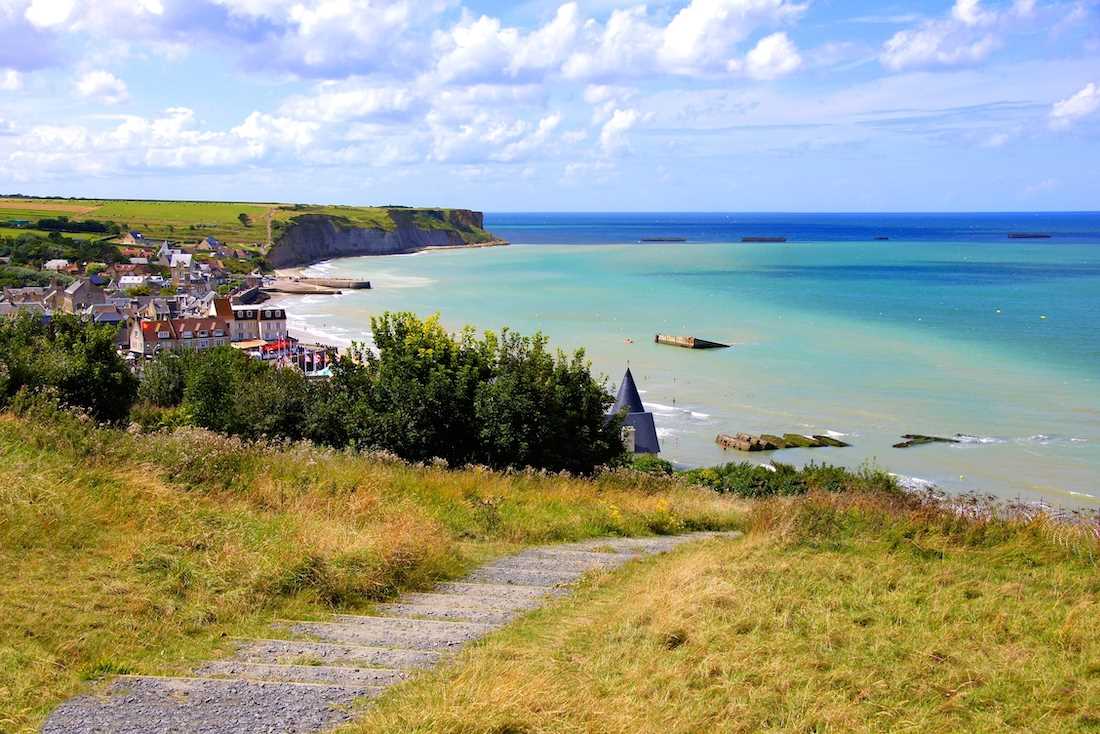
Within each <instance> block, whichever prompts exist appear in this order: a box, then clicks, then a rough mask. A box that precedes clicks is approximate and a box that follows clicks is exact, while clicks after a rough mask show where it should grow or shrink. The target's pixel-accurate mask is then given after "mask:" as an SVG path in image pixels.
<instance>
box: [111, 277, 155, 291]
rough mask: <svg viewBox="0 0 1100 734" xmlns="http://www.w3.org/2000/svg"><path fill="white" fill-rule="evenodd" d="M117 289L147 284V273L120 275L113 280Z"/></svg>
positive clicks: (125, 289) (127, 288) (128, 288)
mask: <svg viewBox="0 0 1100 734" xmlns="http://www.w3.org/2000/svg"><path fill="white" fill-rule="evenodd" d="M115 283H116V285H117V286H118V289H119V290H123V291H128V290H130V289H131V288H141V287H142V286H145V285H148V284H149V276H147V275H122V276H119V279H118V280H117V281H115Z"/></svg>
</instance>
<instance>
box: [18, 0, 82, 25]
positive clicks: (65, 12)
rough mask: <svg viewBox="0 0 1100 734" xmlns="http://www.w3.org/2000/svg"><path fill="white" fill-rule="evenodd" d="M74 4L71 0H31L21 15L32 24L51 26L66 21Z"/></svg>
mask: <svg viewBox="0 0 1100 734" xmlns="http://www.w3.org/2000/svg"><path fill="white" fill-rule="evenodd" d="M75 5H76V3H75V2H73V0H32V2H31V3H30V5H28V6H27V9H26V11H25V12H24V13H23V16H24V17H25V18H26V19H27V21H28V22H30V24H31V25H33V26H36V27H38V28H52V27H54V26H59V25H61V24H62V23H64V22H65V21H67V20H68V19H69V16H70V15H72V13H73V9H74V6H75Z"/></svg>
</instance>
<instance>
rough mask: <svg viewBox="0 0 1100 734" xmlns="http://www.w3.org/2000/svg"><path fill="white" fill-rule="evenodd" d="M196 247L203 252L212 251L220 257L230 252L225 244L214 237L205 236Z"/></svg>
mask: <svg viewBox="0 0 1100 734" xmlns="http://www.w3.org/2000/svg"><path fill="white" fill-rule="evenodd" d="M196 249H198V250H199V251H201V252H212V253H214V254H215V255H217V256H219V257H224V256H225V255H226V254H227V253H228V252H229V250H228V249H226V247H225V245H224V244H222V243H221V242H219V241H218V240H216V239H214V238H213V237H203V238H202V240H201V241H200V242H199V244H198V245H196Z"/></svg>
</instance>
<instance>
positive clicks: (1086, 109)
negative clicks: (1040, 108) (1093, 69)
mask: <svg viewBox="0 0 1100 734" xmlns="http://www.w3.org/2000/svg"><path fill="white" fill-rule="evenodd" d="M1098 109H1100V87H1098V86H1097V85H1096V84H1095V82H1089V83H1088V84H1086V85H1085V86H1084V87H1083V88H1082V89H1081V91H1079V92H1077V94H1074V95H1073V96H1072V97H1067V98H1066V99H1063V100H1061V101H1058V102H1055V103H1054V106H1053V107H1051V109H1050V126H1051V127H1053V128H1054V129H1056V130H1064V129H1066V128H1068V127H1071V126H1072V125H1073V124H1074V123H1076V122H1077V121H1079V120H1082V119H1084V118H1085V117H1088V116H1089V115H1091V114H1093V113H1094V112H1096V110H1098Z"/></svg>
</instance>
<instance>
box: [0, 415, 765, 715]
mask: <svg viewBox="0 0 1100 734" xmlns="http://www.w3.org/2000/svg"><path fill="white" fill-rule="evenodd" d="M58 420H59V422H56V423H52V424H39V423H37V422H34V421H30V420H27V419H20V418H14V417H11V416H0V568H3V569H4V572H3V573H0V620H3V624H0V731H3V732H9V731H19V732H21V731H31V730H33V729H34V728H35V727H36V726H37V725H38V724H39V723H40V722H41V721H42V719H43V718H44V716H45V715H46V714H47V713H48V711H49V709H50V708H52V706H54V705H56V704H57V703H58V702H59V701H61V700H63V699H64V698H65V697H67V696H69V695H71V694H72V693H74V692H76V691H78V690H80V689H81V688H82V686H85V685H87V681H88V680H90V679H94V678H96V677H98V676H100V675H103V674H106V673H111V672H119V671H133V672H148V673H168V672H173V671H183V670H186V669H187V668H188V667H189V664H190V663H192V662H194V661H196V660H201V659H203V658H205V657H208V656H211V655H213V654H215V653H216V652H217V650H218V648H219V647H220V646H222V645H224V644H225V642H224V639H223V638H224V637H225V636H233V635H242V634H254V633H259V632H260V631H261V630H265V629H266V625H267V624H268V623H269V622H270V621H271V620H272V619H273V618H276V617H287V616H294V617H298V616H306V617H309V616H312V615H319V614H322V613H325V612H326V611H329V610H331V609H333V608H343V609H356V608H362V607H364V606H365V605H369V603H370V602H371V600H377V599H382V598H386V597H387V596H390V595H392V594H393V593H395V592H396V591H397V590H398V589H400V588H414V587H420V586H425V585H428V584H430V583H431V582H433V581H435V580H437V579H440V578H445V577H448V576H453V575H455V574H457V573H459V572H461V571H462V570H463V569H465V568H467V567H468V566H469V565H470V564H472V563H475V562H478V561H480V560H483V559H484V558H486V557H489V556H492V555H494V554H497V553H501V552H505V551H508V550H511V549H513V548H515V547H517V546H518V545H522V544H527V543H542V542H550V541H554V540H564V539H573V538H583V537H590V536H597V535H604V534H645V533H650V532H671V531H678V530H684V529H691V528H695V527H729V526H731V525H733V524H736V523H737V522H738V521H739V518H741V517H743V515H742V514H741V513H740V512H739V506H738V505H736V504H734V503H732V502H729V501H725V500H722V499H720V498H718V497H716V496H715V495H713V494H711V493H709V492H705V491H695V490H685V489H680V488H669V487H668V486H661V485H659V484H654V482H652V481H650V480H646V479H637V478H634V479H626V478H607V479H604V480H601V481H600V482H599V483H591V482H584V481H580V480H574V479H568V478H562V477H556V476H534V475H510V476H504V475H498V474H492V473H488V472H478V471H459V472H451V471H445V470H443V469H438V468H423V467H421V468H417V467H410V466H407V465H404V464H401V463H397V462H394V461H392V460H388V459H385V458H384V457H360V456H350V455H345V454H339V453H334V452H328V451H322V450H317V449H312V448H305V447H290V448H264V447H248V446H244V445H242V444H240V443H239V442H236V441H234V440H230V439H225V438H219V437H216V436H212V435H209V434H206V433H203V432H199V431H185V432H180V433H177V434H172V435H170V436H130V435H127V434H124V433H121V432H117V431H108V430H103V429H96V428H94V427H92V426H89V425H85V424H81V423H79V422H77V421H76V420H75V419H63V420H62V419H58ZM263 634H266V635H268V636H270V634H271V632H270V631H265V632H264V633H263Z"/></svg>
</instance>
